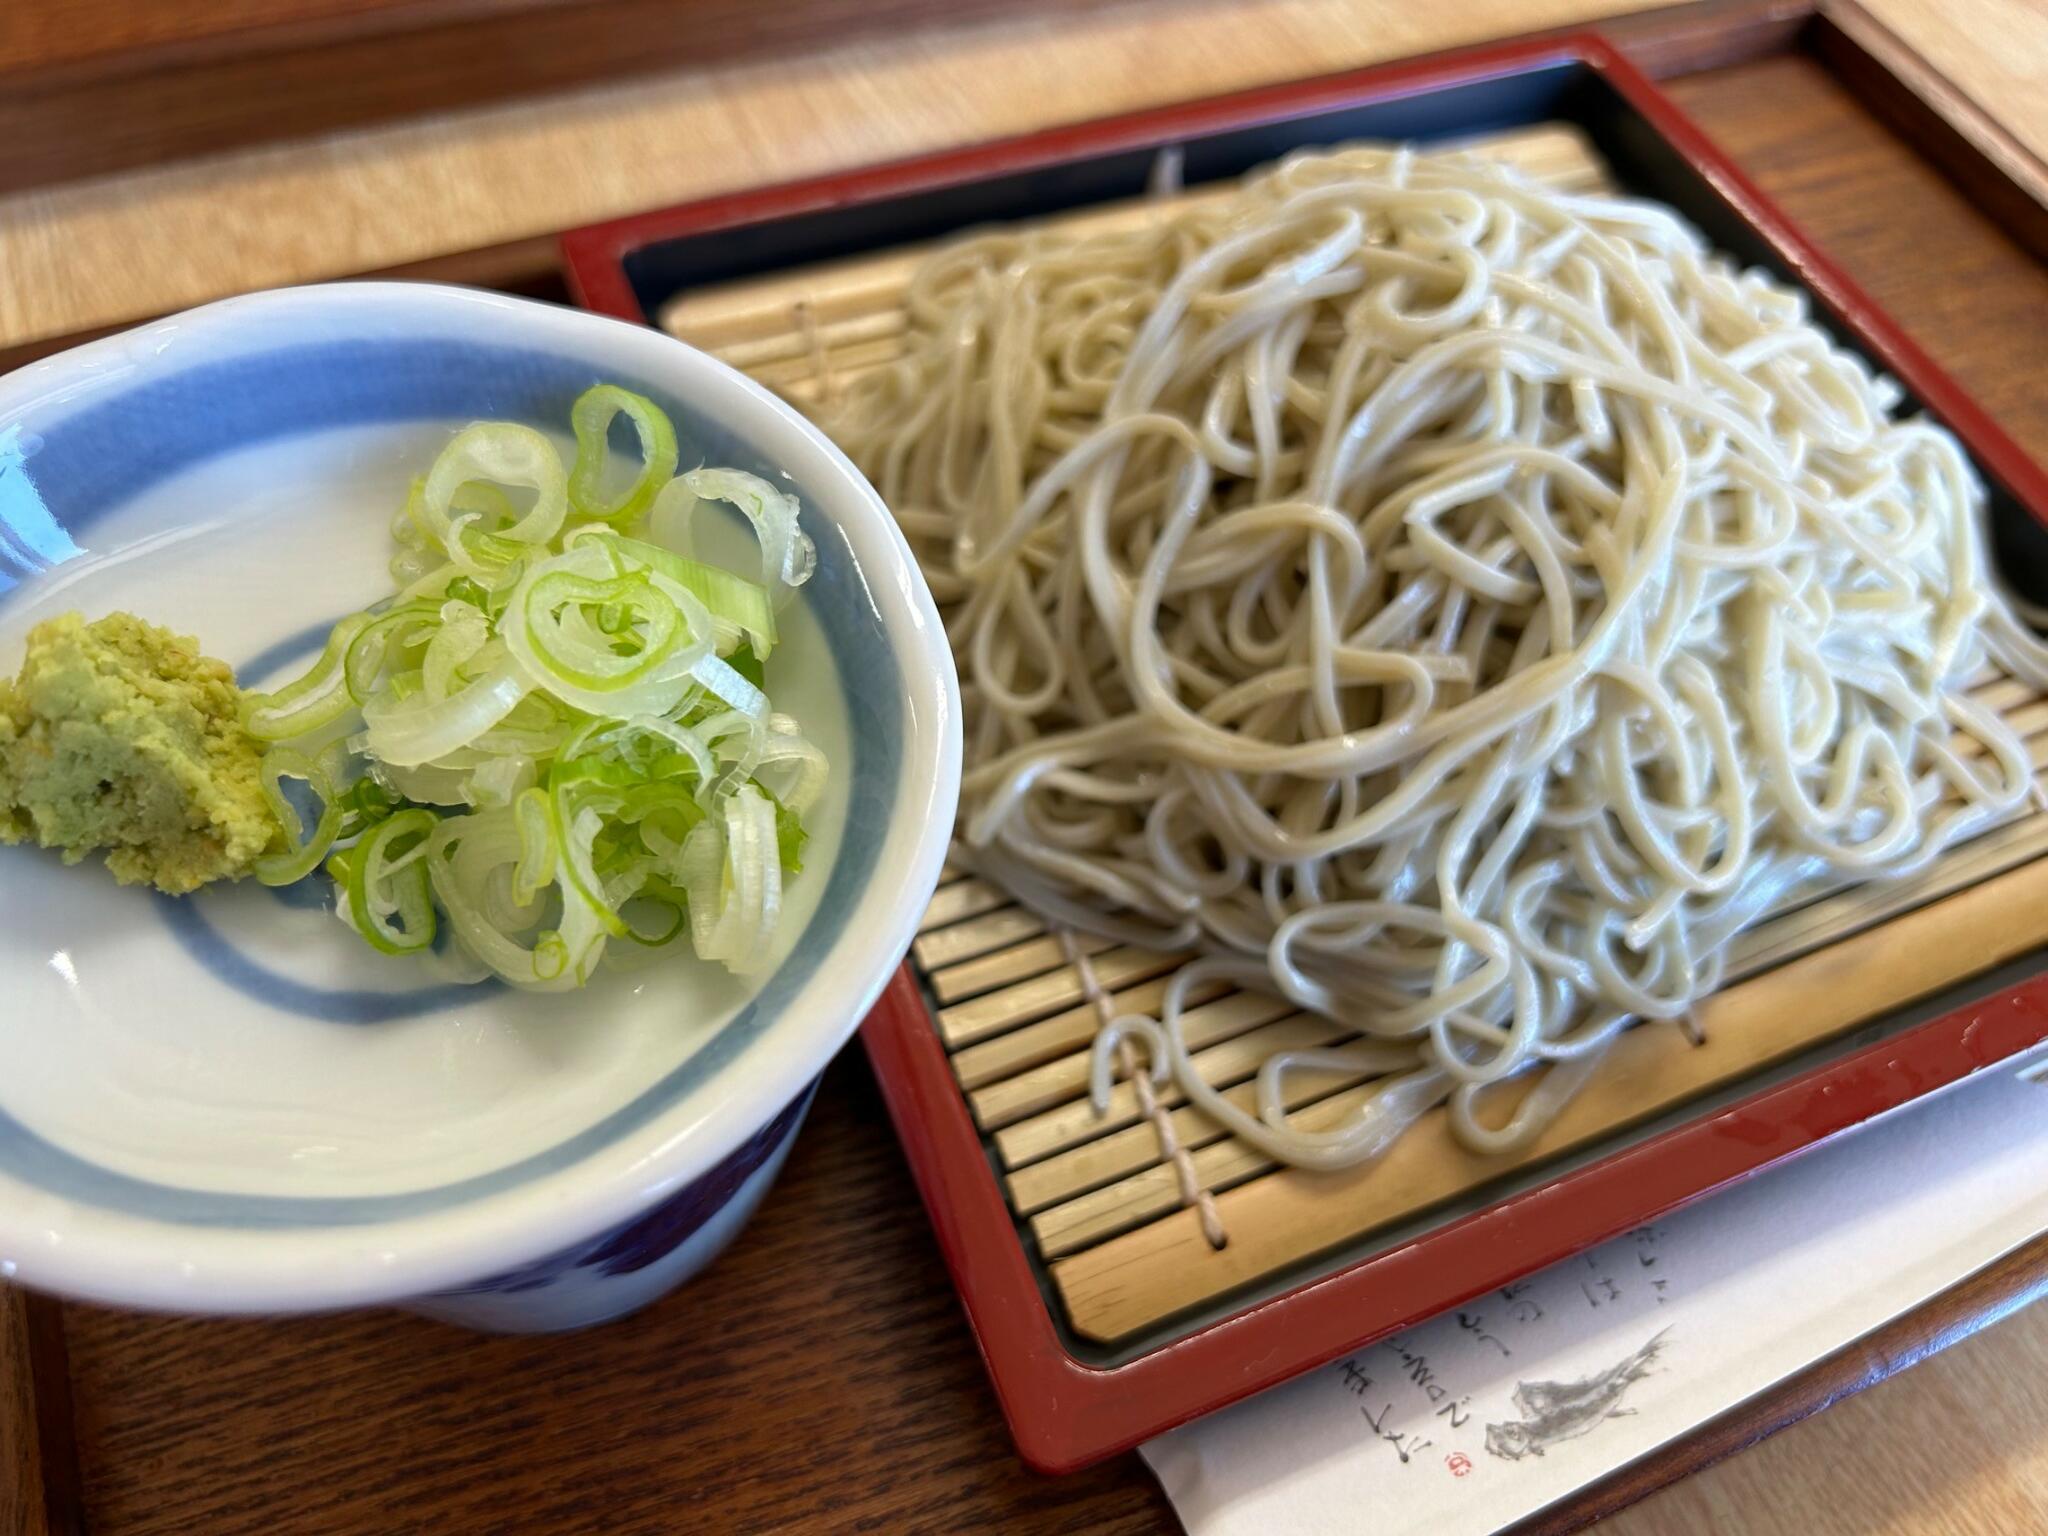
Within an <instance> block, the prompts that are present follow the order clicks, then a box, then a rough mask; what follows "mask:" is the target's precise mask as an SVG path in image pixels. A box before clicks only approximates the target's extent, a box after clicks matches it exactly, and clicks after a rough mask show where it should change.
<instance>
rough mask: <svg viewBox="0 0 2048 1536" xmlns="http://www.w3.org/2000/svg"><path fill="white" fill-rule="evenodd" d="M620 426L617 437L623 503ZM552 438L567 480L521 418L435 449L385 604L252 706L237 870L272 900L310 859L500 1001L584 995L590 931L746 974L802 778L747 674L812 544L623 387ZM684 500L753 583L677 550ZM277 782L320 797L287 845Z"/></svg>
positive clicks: (789, 731) (803, 792)
mask: <svg viewBox="0 0 2048 1536" xmlns="http://www.w3.org/2000/svg"><path fill="white" fill-rule="evenodd" d="M620 415H624V416H626V417H627V418H628V419H629V420H630V421H631V422H632V424H633V428H634V431H635V432H636V434H637V435H638V437H639V444H640V460H639V465H638V469H637V473H635V474H633V475H632V477H631V479H630V483H623V484H622V482H624V481H625V479H626V477H625V475H624V472H623V471H622V470H621V469H620V467H619V466H618V465H616V464H614V463H613V462H612V453H611V447H610V432H611V428H612V426H613V425H614V423H615V421H616V419H617V418H618V417H619V416H620ZM570 427H571V429H572V431H573V432H574V434H575V437H576V443H577V452H576V458H575V462H574V467H573V469H572V470H570V471H568V472H566V473H565V472H564V470H563V468H562V461H561V456H560V455H559V454H558V453H557V452H556V450H555V447H554V444H553V442H552V441H551V440H550V439H548V438H547V437H546V436H544V435H543V434H541V433H539V432H537V431H534V430H533V429H531V428H529V427H524V426H518V425H514V424H510V423H497V422H484V423H478V424H476V425H474V426H470V427H467V428H464V429H463V430H462V431H461V432H458V433H456V434H455V435H454V437H453V438H452V439H451V440H450V441H449V443H448V445H447V446H446V447H445V448H444V449H443V450H442V452H441V453H440V455H439V456H438V457H437V458H436V459H435V461H434V463H433V465H432V467H431V468H430V469H429V470H428V472H427V474H426V475H424V476H422V477H421V478H420V479H418V480H417V481H415V482H414V483H413V485H412V487H411V489H410V492H409V494H408V495H407V498H406V503H405V506H404V507H403V508H402V509H401V510H400V512H399V513H398V514H397V516H396V517H395V518H394V519H393V521H392V534H393V538H394V541H395V543H396V545H397V552H396V554H395V555H394V557H393V560H392V573H393V578H394V580H395V581H397V582H398V583H399V584H400V586H401V589H402V590H401V591H400V592H399V594H398V595H397V597H396V598H395V599H393V600H391V601H390V602H387V603H386V604H384V605H382V606H380V607H377V608H373V609H371V610H369V611H366V612H364V613H359V614H354V615H352V616H350V617H349V618H347V619H345V620H343V621H342V622H341V623H340V624H338V625H336V626H335V628H334V630H333V632H332V633H331V634H330V635H329V636H328V638H327V643H326V645H325V646H324V647H323V649H322V651H321V654H320V657H319V659H318V660H316V661H315V662H314V664H313V665H312V667H310V668H309V669H308V670H307V672H306V674H305V675H304V676H302V677H300V678H298V679H296V680H295V681H293V682H291V683H288V684H287V685H286V686H284V687H282V688H280V689H278V690H276V691H275V692H273V693H270V694H266V695H255V696H252V697H251V698H250V700H249V701H248V704H247V707H246V717H245V718H246V721H247V724H248V728H249V729H250V731H251V732H252V733H253V734H255V735H257V736H258V737H259V738H261V739H263V740H264V741H266V742H269V743H272V745H271V746H270V749H269V751H268V752H267V754H266V755H265V757H264V759H263V765H262V769H261V772H262V779H263V792H264V796H265V798H266V800H267V801H268V802H269V804H270V806H271V808H272V810H273V811H274V813H275V814H276V817H277V821H278V824H279V826H280V828H281V829H282V830H283V833H284V836H283V838H282V844H283V846H281V847H280V848H279V849H278V850H276V851H275V852H273V853H271V854H269V855H267V856H266V857H265V858H264V859H263V860H262V861H261V862H260V863H259V865H258V870H257V872H258V874H259V876H260V877H261V878H263V879H265V880H267V881H269V882H271V883H273V884H282V883H286V882H289V881H292V880H296V879H299V878H302V877H303V876H305V875H307V874H309V873H311V872H312V871H313V870H315V869H318V868H321V867H323V866H324V867H325V869H326V871H327V872H328V874H329V875H330V876H331V877H332V879H333V880H334V882H335V886H336V890H337V894H338V897H339V900H338V903H337V910H338V912H339V914H340V915H341V917H342V918H343V920H344V921H346V922H347V923H348V925H349V926H350V927H351V928H353V929H355V931H356V932H357V933H359V934H360V935H361V936H362V937H363V939H364V940H365V942H367V943H369V944H370V945H372V946H373V947H375V948H376V949H378V950H380V951H383V952H385V953H387V954H419V953H422V952H424V951H426V950H428V949H430V948H432V947H433V946H434V945H435V942H436V939H437V936H438V935H440V934H441V933H443V932H445V933H446V934H447V935H448V936H449V937H450V939H451V941H452V946H453V948H454V949H455V950H456V951H458V952H459V955H460V956H466V957H468V959H471V960H474V961H475V962H478V963H479V964H480V966H481V968H482V970H483V971H487V972H490V973H495V974H496V975H498V976H500V977H503V978H504V979H505V980H507V981H510V982H512V983H514V984H515V985H518V986H523V987H532V988H539V989H543V990H559V989H562V988H566V987H574V986H580V985H582V984H583V983H584V982H585V981H586V980H588V979H589V977H590V975H591V974H592V972H593V971H594V970H595V968H596V967H597V966H598V964H599V963H600V962H601V960H602V959H603V957H604V953H605V946H606V944H607V943H609V942H610V941H612V940H625V941H630V942H631V943H634V944H637V945H643V946H647V947H651V948H658V947H660V946H662V945H665V944H669V943H672V942H675V941H676V940H678V939H680V938H681V937H682V936H683V935H685V934H688V935H689V937H690V940H691V943H692V946H693V947H694V948H695V950H696V952H697V953H698V954H699V955H700V956H701V957H702V958H704V959H706V960H712V961H716V962H718V963H720V964H723V965H725V966H727V967H729V968H730V969H732V970H734V971H737V972H742V973H748V972H754V971H758V970H760V969H761V968H762V967H763V966H765V965H766V964H768V963H769V961H770V960H771V959H772V958H773V956H774V954H775V953H776V949H775V941H776V935H777V932H778V928H779V924H780V919H781V907H782V884H783V879H784V876H785V874H795V873H797V872H798V871H799V870H800V869H801V866H802V856H803V848H804V841H805V833H804V829H803V825H802V822H801V817H802V816H803V814H804V812H805V810H806V809H807V808H808V807H809V806H810V805H811V804H812V803H813V802H814V801H815V799H816V797H817V794H818V792H819V789H820V788H821V786H822V784H823V782H824V778H825V775H826V772H827V768H826V764H825V759H824V756H823V754H822V753H820V752H819V751H818V749H817V748H816V747H814V746H812V745H811V744H810V743H809V742H808V741H807V740H805V739H804V737H803V734H802V731H801V730H800V728H799V727H798V726H797V724H796V722H795V721H793V720H791V719H790V718H789V717H788V716H786V715H781V714H777V713H775V712H774V711H773V709H772V707H771V704H770V700H769V697H768V682H769V679H768V677H767V669H766V668H765V667H764V665H763V662H764V660H765V659H766V658H767V657H768V655H769V654H770V652H771V651H772V650H773V649H774V646H775V643H776V623H775V608H776V604H777V602H778V601H780V600H783V599H785V598H786V597H787V595H788V589H789V588H790V587H792V586H794V585H796V584H797V583H799V582H801V581H802V580H803V579H804V578H805V577H806V576H808V575H809V573H810V568H811V562H812V559H813V551H812V549H811V545H810V541H809V539H808V538H806V537H804V535H803V534H802V532H801V530H800V529H799V528H798V527H797V522H796V518H797V506H796V501H795V499H794V498H793V497H790V496H788V495H787V494H786V493H785V492H782V491H780V490H778V489H776V488H775V487H774V486H771V485H769V484H768V483H767V482H766V481H763V480H760V479H758V478H757V477H755V476H752V475H745V474H740V473H738V472H736V471H727V470H694V471H691V472H690V473H689V474H687V475H684V476H681V477H677V476H676V475H675V465H676V458H677V448H676V441H675V433H674V429H673V427H672V426H671V424H670V423H669V421H668V418H667V417H666V416H664V415H663V414H662V413H661V411H660V410H659V409H658V408H657V407H656V406H654V405H653V403H652V402H650V401H648V400H646V399H644V398H643V397H641V396H639V395H636V394H633V393H631V392H629V391H626V390H623V389H619V388H616V387H614V386H610V385H601V386H599V387H598V388H596V389H593V390H590V391H588V392H586V393H585V394H584V395H583V396H582V397H581V398H580V399H579V400H578V401H577V402H576V405H575V407H574V409H573V410H572V413H571V419H570ZM700 497H703V498H709V499H721V500H727V501H730V502H732V503H733V504H734V505H735V506H737V507H739V509H740V510H741V511H742V512H743V513H744V514H745V515H746V516H747V517H748V519H749V520H750V521H751V522H752V523H753V525H754V529H755V532H756V535H757V537H758V538H759V539H760V542H761V550H762V575H763V578H764V579H763V581H760V582H756V581H753V580H750V579H748V578H747V577H745V576H742V575H738V574H735V573H734V572H731V571H727V570H724V569H721V568H720V567H718V566H715V565H708V564H705V563H703V562H700V561H697V560H695V559H692V558H691V557H690V555H689V553H688V543H687V541H688V531H689V530H688V524H689V517H690V513H691V511H692V510H693V509H694V508H695V506H696V503H697V500H698V498H700ZM529 500H530V504H525V503H526V502H527V501H529ZM522 506H523V510H522ZM624 529H632V530H633V532H632V533H630V534H629V533H627V532H624V531H622V530H624ZM672 545H673V546H674V547H671V546H672ZM288 779H296V780H299V781H301V782H303V783H304V784H305V785H306V786H307V787H308V789H309V790H310V792H311V794H312V796H313V798H314V800H315V801H316V802H317V803H318V805H319V813H318V816H317V817H316V819H315V823H314V826H313V828H312V830H311V831H310V833H309V832H307V831H306V830H305V827H304V823H303V818H302V816H301V814H300V813H299V811H298V810H297V809H296V808H295V806H294V804H293V802H292V800H291V799H290V798H288V797H287V796H286V794H285V793H284V781H285V780H288ZM444 924H445V928H444ZM459 963H467V961H459Z"/></svg>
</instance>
